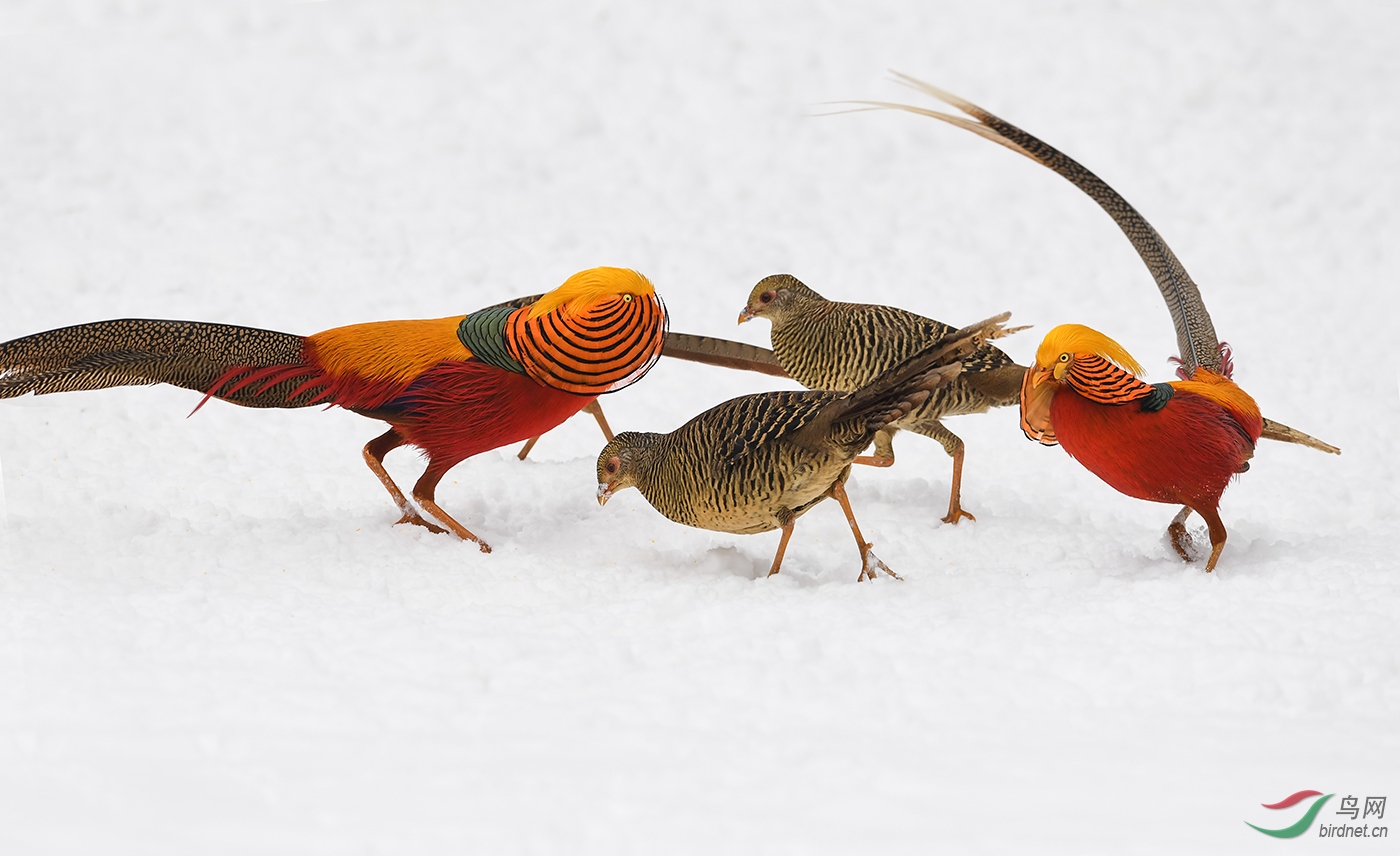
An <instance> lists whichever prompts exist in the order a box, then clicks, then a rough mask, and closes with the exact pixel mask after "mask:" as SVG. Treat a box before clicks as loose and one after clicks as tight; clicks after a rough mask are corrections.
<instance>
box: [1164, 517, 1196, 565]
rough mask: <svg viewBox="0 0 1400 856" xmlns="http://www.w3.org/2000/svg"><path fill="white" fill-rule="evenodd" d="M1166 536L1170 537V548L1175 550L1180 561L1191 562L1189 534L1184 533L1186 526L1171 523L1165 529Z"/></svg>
mask: <svg viewBox="0 0 1400 856" xmlns="http://www.w3.org/2000/svg"><path fill="white" fill-rule="evenodd" d="M1167 534H1168V535H1169V536H1171V540H1172V547H1174V548H1175V549H1176V553H1177V555H1178V556H1180V557H1181V560H1182V561H1183V562H1189V561H1191V533H1189V532H1187V531H1186V524H1184V523H1176V522H1173V523H1172V525H1170V526H1168V527H1167Z"/></svg>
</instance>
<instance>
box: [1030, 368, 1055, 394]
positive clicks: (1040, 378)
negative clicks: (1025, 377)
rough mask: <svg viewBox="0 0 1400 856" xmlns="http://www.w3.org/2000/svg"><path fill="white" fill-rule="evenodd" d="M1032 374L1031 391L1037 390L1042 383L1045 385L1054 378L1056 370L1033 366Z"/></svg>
mask: <svg viewBox="0 0 1400 856" xmlns="http://www.w3.org/2000/svg"><path fill="white" fill-rule="evenodd" d="M1030 372H1031V389H1035V388H1036V387H1038V386H1040V385H1041V384H1042V383H1045V382H1046V381H1047V380H1050V378H1052V377H1054V376H1055V370H1054V369H1047V368H1041V367H1040V366H1033V367H1032V368H1031V370H1030Z"/></svg>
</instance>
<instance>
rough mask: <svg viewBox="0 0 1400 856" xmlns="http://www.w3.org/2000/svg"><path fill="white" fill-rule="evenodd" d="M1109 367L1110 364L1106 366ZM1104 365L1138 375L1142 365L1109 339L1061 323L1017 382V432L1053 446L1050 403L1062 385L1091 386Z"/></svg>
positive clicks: (1043, 341)
mask: <svg viewBox="0 0 1400 856" xmlns="http://www.w3.org/2000/svg"><path fill="white" fill-rule="evenodd" d="M1110 364H1111V365H1110ZM1105 366H1109V367H1110V368H1113V369H1114V371H1115V373H1116V374H1119V375H1122V374H1124V373H1127V375H1128V376H1135V375H1140V374H1142V366H1141V365H1139V364H1138V361H1137V360H1135V359H1133V356H1132V354H1129V353H1128V351H1127V350H1126V349H1125V348H1124V347H1123V346H1122V345H1120V344H1118V343H1117V342H1115V341H1113V339H1111V338H1109V337H1108V336H1105V335H1104V334H1103V333H1100V332H1099V331H1098V330H1095V329H1093V328H1092V327H1085V326H1084V325H1083V324H1061V325H1060V326H1058V327H1056V328H1054V329H1053V330H1051V331H1050V332H1049V333H1046V334H1045V338H1044V339H1043V340H1042V341H1041V343H1040V347H1039V348H1037V349H1036V352H1035V362H1034V363H1033V364H1032V365H1031V367H1030V370H1029V371H1027V372H1026V376H1025V378H1024V379H1023V380H1022V381H1021V430H1022V431H1023V432H1025V435H1026V436H1027V437H1029V438H1030V439H1032V440H1035V441H1037V442H1039V443H1042V444H1044V445H1046V446H1053V445H1055V444H1056V442H1057V440H1056V439H1055V428H1054V426H1053V425H1052V424H1051V422H1050V404H1051V402H1052V401H1054V399H1055V393H1057V392H1059V390H1060V388H1061V387H1063V386H1065V385H1066V384H1070V385H1073V386H1075V387H1076V388H1083V387H1085V386H1090V385H1094V384H1095V383H1096V381H1097V378H1096V377H1095V375H1097V374H1099V373H1101V372H1102V371H1103V369H1104V368H1105Z"/></svg>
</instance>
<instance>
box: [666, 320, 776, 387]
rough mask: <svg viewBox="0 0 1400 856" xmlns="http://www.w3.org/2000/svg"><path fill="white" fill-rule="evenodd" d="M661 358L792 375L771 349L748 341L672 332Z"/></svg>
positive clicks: (668, 336)
mask: <svg viewBox="0 0 1400 856" xmlns="http://www.w3.org/2000/svg"><path fill="white" fill-rule="evenodd" d="M661 355H662V356H663V357H673V358H675V359H678V360H688V361H690V362H695V363H704V364H705V365H710V366H720V367H722V368H727V369H739V370H741V371H750V372H759V373H761V374H766V375H772V376H773V377H787V376H788V373H787V372H786V371H784V370H783V367H782V364H781V363H779V362H778V358H777V357H775V356H773V352H772V351H770V350H768V349H767V348H760V347H758V346H756V345H749V344H746V343H744V342H731V341H729V340H728V339H716V338H714V337H713V336H697V335H695V334H693V333H676V332H674V331H670V330H668V331H667V332H666V343H665V345H664V346H663V347H662V348H661Z"/></svg>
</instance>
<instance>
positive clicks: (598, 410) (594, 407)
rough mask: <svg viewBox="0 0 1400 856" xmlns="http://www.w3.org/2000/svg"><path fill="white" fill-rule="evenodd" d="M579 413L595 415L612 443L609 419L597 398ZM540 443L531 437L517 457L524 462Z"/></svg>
mask: <svg viewBox="0 0 1400 856" xmlns="http://www.w3.org/2000/svg"><path fill="white" fill-rule="evenodd" d="M579 412H580V413H591V414H593V418H594V419H597V420H598V427H599V428H602V429H603V436H604V437H607V438H608V442H609V443H611V442H612V438H613V432H612V428H610V427H608V419H607V417H606V416H604V415H603V407H602V405H600V404H599V403H598V399H596V398H595V399H593V400H592V401H590V402H588V404H586V405H584V407H583V409H582V410H580V411H579ZM541 436H543V435H541ZM539 441H540V438H539V437H531V438H530V439H529V440H526V441H525V445H524V446H521V447H520V451H519V452H518V453H517V454H516V456H515V457H517V458H519V459H520V460H522V461H523V460H525V457H526V456H527V455H529V454H530V450H531V449H533V448H535V444H536V443H538V442H539Z"/></svg>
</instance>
